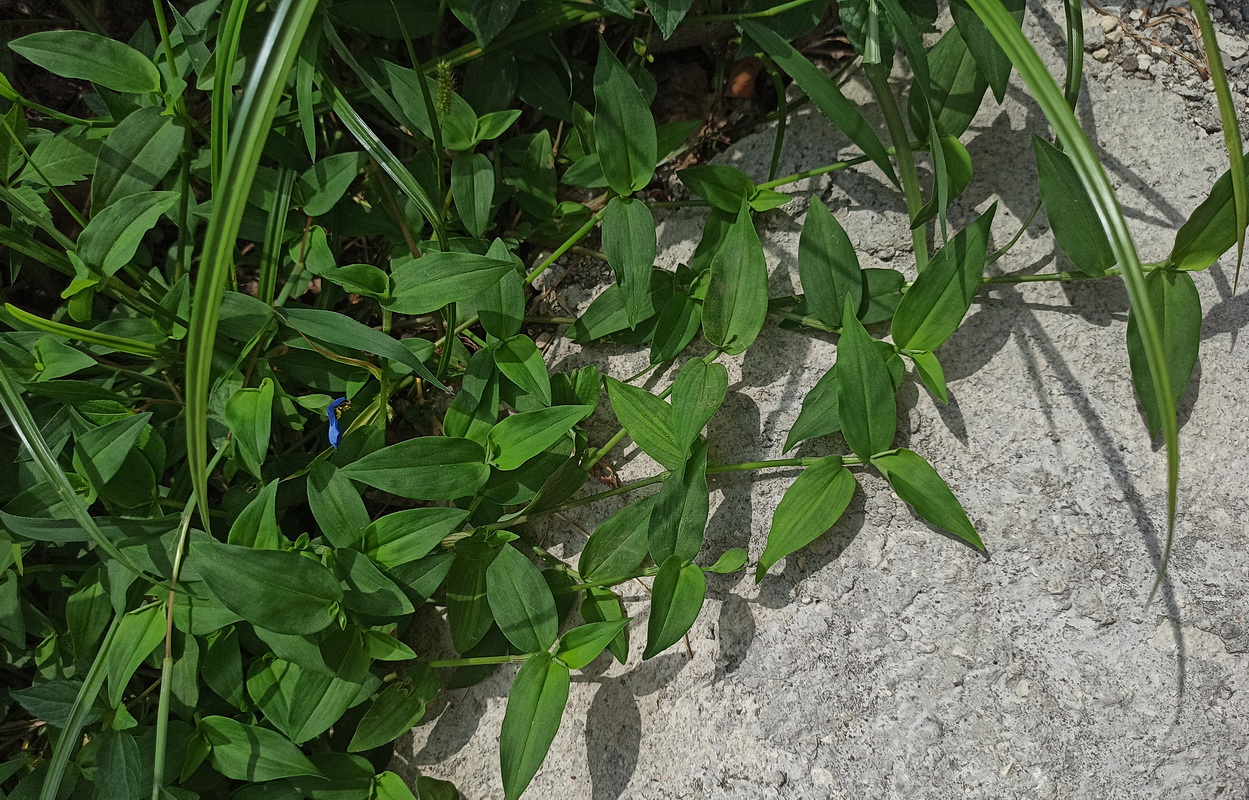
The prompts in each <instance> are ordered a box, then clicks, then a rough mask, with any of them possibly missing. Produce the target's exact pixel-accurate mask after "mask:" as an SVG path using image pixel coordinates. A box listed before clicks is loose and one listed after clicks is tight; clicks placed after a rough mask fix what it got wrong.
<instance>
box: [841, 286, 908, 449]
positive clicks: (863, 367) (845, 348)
mask: <svg viewBox="0 0 1249 800" xmlns="http://www.w3.org/2000/svg"><path fill="white" fill-rule="evenodd" d="M850 303H851V301H850V298H847V299H846V306H845V310H844V311H843V312H842V319H843V324H842V328H841V338H840V339H838V340H837V378H836V382H835V384H834V391H835V392H836V395H837V414H838V415H839V416H840V418H841V432H842V435H843V436H845V437H846V444H847V445H849V446H850V449H851V450H852V451H854V453H855V455H857V456H859V458H864V459H866V458H870V457H872V456H873V455H875V454H876V453H880V452H883V451H884V450H887V449H889V447H890V445H892V444H893V438H894V435H895V434H896V433H897V401H896V400H895V398H894V389H893V383H892V381H891V380H890V378H889V369H888V367H887V366H886V365H885V361H884V359H882V358H881V357H880V351H879V350H878V349H877V347H876V344H875V342H874V341H873V339H872V337H871V336H869V335H868V333H867V331H866V330H865V329H864V328H863V326H862V324H860V323H859V321H858V320H857V319H855V318H854V315H853V313H852V312H853V307H852V306H851V304H850Z"/></svg>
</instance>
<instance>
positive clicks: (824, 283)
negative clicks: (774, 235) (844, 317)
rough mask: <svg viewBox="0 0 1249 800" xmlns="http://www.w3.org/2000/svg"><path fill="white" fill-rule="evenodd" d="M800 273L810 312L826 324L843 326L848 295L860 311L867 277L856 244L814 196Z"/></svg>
mask: <svg viewBox="0 0 1249 800" xmlns="http://www.w3.org/2000/svg"><path fill="white" fill-rule="evenodd" d="M798 276H799V278H800V279H801V280H802V293H803V296H804V297H805V298H806V301H807V311H808V313H810V314H811V315H812V316H814V317H815V318H816V319H818V320H820V321H821V322H823V323H824V324H825V325H831V326H832V327H840V325H841V309H842V306H843V305H845V298H847V297H849V298H851V299H852V300H853V301H854V308H855V310H856V311H857V310H858V309H859V307H860V306H861V305H862V302H863V290H864V279H863V272H862V271H861V270H860V269H859V257H858V256H857V255H856V254H855V252H854V243H853V242H851V241H850V237H849V236H847V235H846V231H845V229H844V228H842V227H841V223H839V222H838V221H837V218H836V217H834V216H833V213H832V212H831V211H829V210H828V206H826V205H824V203H823V202H820V201H819V200H818V199H817V198H814V197H813V198H812V202H811V205H810V206H809V207H808V209H807V219H806V221H805V222H803V223H802V236H801V237H800V238H799V240H798Z"/></svg>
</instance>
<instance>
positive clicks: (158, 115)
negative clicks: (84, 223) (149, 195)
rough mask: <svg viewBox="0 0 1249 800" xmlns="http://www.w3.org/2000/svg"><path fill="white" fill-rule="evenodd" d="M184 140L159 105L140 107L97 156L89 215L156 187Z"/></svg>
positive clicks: (106, 140) (106, 141)
mask: <svg viewBox="0 0 1249 800" xmlns="http://www.w3.org/2000/svg"><path fill="white" fill-rule="evenodd" d="M184 138H185V131H184V130H183V128H182V127H181V126H180V125H178V124H177V123H175V122H174V118H173V117H169V116H166V115H165V114H164V113H162V108H161V107H159V106H149V107H147V108H140V109H139V110H137V111H135V112H133V113H132V114H130V116H128V117H126V118H125V119H124V120H122V121H121V122H120V123H118V125H117V127H116V128H114V129H113V132H112V133H110V134H109V135H108V138H106V139H105V140H104V143H103V144H102V145H101V147H100V152H99V154H98V155H97V157H96V164H95V180H93V181H92V182H91V211H92V213H93V214H99V213H100V212H101V211H103V210H105V209H106V208H110V207H111V206H113V205H114V204H115V203H116V202H117V201H118V200H121V199H123V198H126V197H130V196H131V195H135V194H138V193H139V192H146V191H147V190H149V189H152V188H154V187H156V186H157V185H158V184H159V183H160V182H161V181H162V180H164V179H165V176H166V175H168V174H169V170H171V169H173V166H174V164H175V163H176V162H177V160H178V153H180V152H181V151H182V144H183V140H184Z"/></svg>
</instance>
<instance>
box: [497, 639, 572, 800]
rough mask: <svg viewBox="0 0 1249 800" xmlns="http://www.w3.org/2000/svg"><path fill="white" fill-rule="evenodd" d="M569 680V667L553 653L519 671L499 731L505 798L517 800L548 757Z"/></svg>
mask: <svg viewBox="0 0 1249 800" xmlns="http://www.w3.org/2000/svg"><path fill="white" fill-rule="evenodd" d="M569 683H570V678H569V674H568V667H566V666H564V665H563V664H560V663H559V662H557V661H555V660H554V659H553V658H552V657H551V655H550V653H537V654H535V655H533V656H532V657H530V658H529V660H528V661H526V662H525V663H524V664H522V665H521V668H520V670H519V671H518V672H517V673H516V679H515V680H514V681H512V690H511V691H510V692H508V696H507V710H506V711H505V712H504V713H503V726H502V728H501V729H500V731H499V766H500V768H501V770H502V773H503V795H504V797H505V798H506V800H518V798H519V797H520V796H521V795H522V794H523V793H524V791H525V789H526V787H528V786H529V782H530V781H532V780H533V776H534V775H536V774H538V768H539V767H541V766H542V762H543V761H544V760H546V754H547V751H548V750H550V749H551V742H553V741H554V740H555V734H556V732H558V731H559V723H560V720H561V719H563V716H564V706H566V705H567V704H568V686H569Z"/></svg>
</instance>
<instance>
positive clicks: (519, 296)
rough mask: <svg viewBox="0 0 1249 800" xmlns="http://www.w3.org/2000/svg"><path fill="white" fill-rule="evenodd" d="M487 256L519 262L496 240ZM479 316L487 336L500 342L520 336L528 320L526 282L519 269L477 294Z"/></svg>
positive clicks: (506, 274)
mask: <svg viewBox="0 0 1249 800" xmlns="http://www.w3.org/2000/svg"><path fill="white" fill-rule="evenodd" d="M486 255H488V256H490V257H491V258H498V259H503V260H506V259H511V260H512V261H513V262H515V263H516V264H517V265H519V263H520V262H519V260H518V259H517V258H516V257H515V256H513V255H511V254H510V253H509V251H508V249H507V245H505V244H504V243H503V241H502V240H500V239H495V240H494V242H493V243H492V244H491V245H490V249H489V250H488V251H487V252H486ZM477 316H478V317H480V319H481V326H482V327H483V328H485V329H486V333H489V334H490V335H491V336H494V337H495V338H497V339H506V338H508V337H509V336H515V335H516V334H518V333H520V328H521V325H522V324H523V322H524V318H525V282H524V279H522V278H521V276H520V273H519V272H517V271H516V270H513V271H511V272H508V273H505V274H504V275H503V277H502V278H501V279H500V280H499V282H498V283H496V284H495V285H494V286H491V287H489V288H486V289H483V290H482V291H481V292H480V293H478V295H477Z"/></svg>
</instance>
